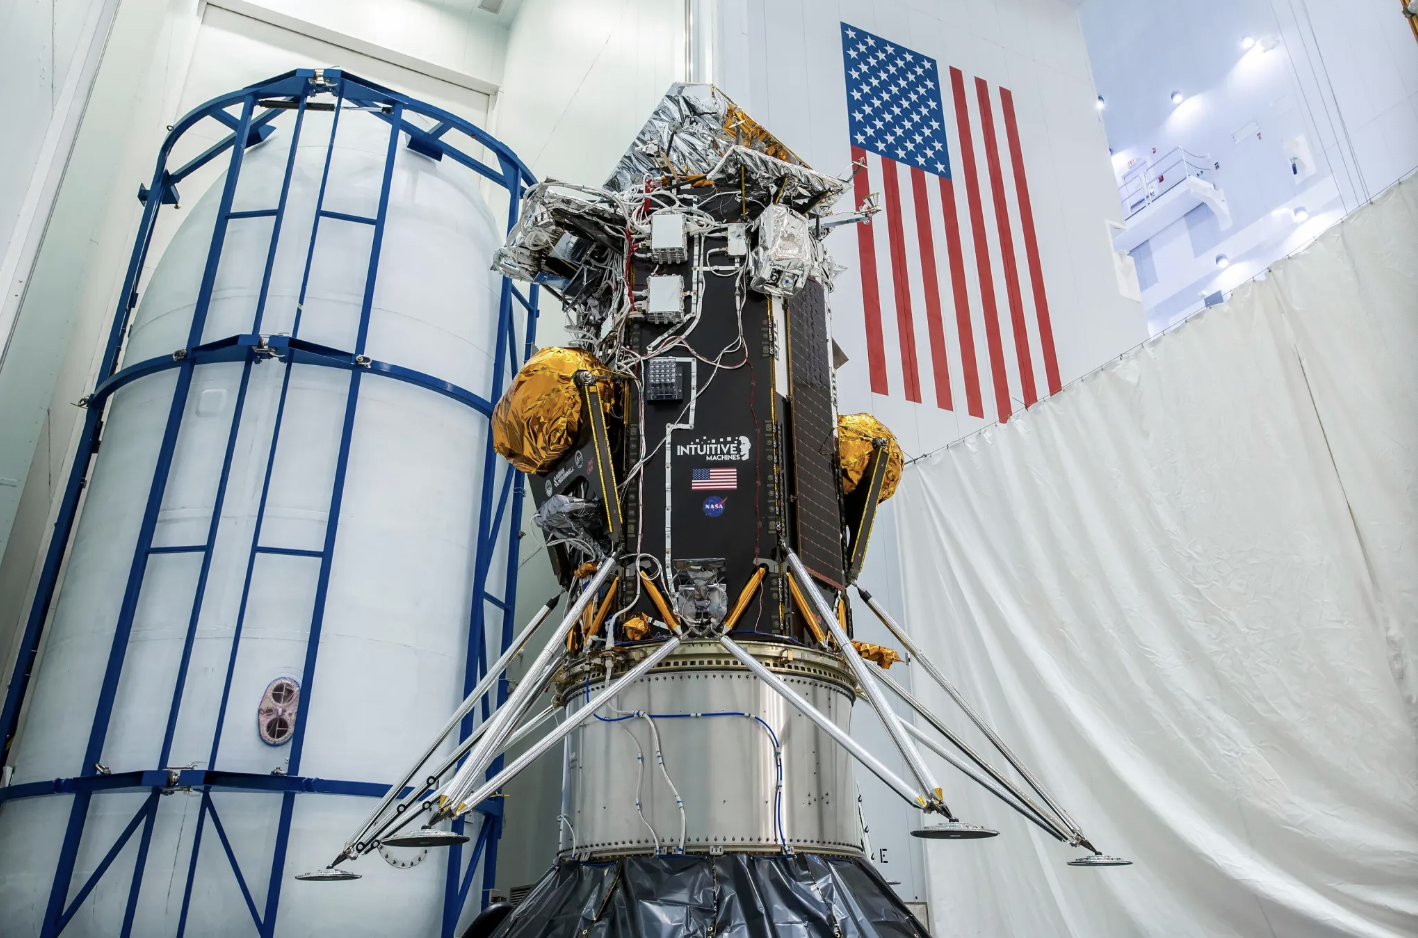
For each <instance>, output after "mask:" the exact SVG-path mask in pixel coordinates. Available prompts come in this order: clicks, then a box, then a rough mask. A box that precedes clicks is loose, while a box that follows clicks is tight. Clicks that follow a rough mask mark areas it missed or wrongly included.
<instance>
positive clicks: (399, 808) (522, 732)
mask: <svg viewBox="0 0 1418 938" xmlns="http://www.w3.org/2000/svg"><path fill="white" fill-rule="evenodd" d="M555 712H556V708H555V707H546V708H544V709H543V710H542V711H541V712H540V713H538V714H537V715H536V716H534V717H532V718H531V719H530V720H528V721H527V722H526V724H524V725H523V726H520V727H518V729H517V732H515V733H513V734H512V735H511V736H509V737H507V744H506V745H504V746H503V747H502V751H504V752H505V751H507V750H508V749H511V748H512V747H513V746H515V745H517V744H518V743H520V742H521V741H522V740H524V739H526V738H527V737H528V736H530V735H531V734H532V733H533V731H535V730H536V729H537V727H539V726H541V725H542V723H544V722H546V719H547V717H549V716H551V715H552V714H553V713H555ZM488 725H489V724H488V723H484V724H482V725H481V726H479V727H478V728H477V729H476V730H473V732H472V735H470V736H469V737H468V738H467V739H465V740H463V743H462V745H460V746H459V747H458V749H457V750H456V751H455V752H453V754H452V755H450V756H449V757H448V758H447V759H445V760H444V761H443V764H442V765H440V766H439V767H438V768H437V769H435V770H434V771H433V772H431V773H430V774H429V778H430V779H432V780H433V781H430V782H425V783H424V784H423V785H421V786H419V787H418V788H415V789H413V790H412V791H410V792H409V794H408V795H407V796H406V797H404V798H403V799H401V800H400V801H399V803H398V804H397V805H395V806H394V813H393V814H390V815H387V816H385V817H382V818H380V819H378V820H377V821H375V822H374V823H373V824H370V825H369V827H368V828H366V831H365V833H366V834H367V836H365V837H364V838H363V841H356V842H355V843H354V845H353V846H352V847H346V848H345V853H343V854H341V856H342V857H352V856H354V854H355V852H357V851H358V850H359V846H360V844H361V843H363V844H364V848H365V849H364V851H363V852H364V853H368V852H369V851H370V850H373V849H374V844H375V843H376V842H378V841H380V840H382V839H383V838H384V837H385V836H387V835H389V834H392V833H394V832H396V831H400V830H403V829H404V828H405V827H407V826H408V824H409V822H410V821H411V820H413V819H414V818H416V817H418V815H419V812H418V811H410V810H408V809H409V806H410V805H412V804H414V803H415V802H417V801H418V800H419V799H421V798H422V797H423V796H424V795H426V794H427V793H428V791H429V790H430V789H431V788H433V786H434V785H435V784H437V781H436V780H437V779H438V778H440V777H441V776H442V775H443V773H444V772H447V771H448V770H449V769H450V768H452V767H453V765H454V764H455V763H457V761H458V760H459V759H461V758H462V757H463V754H464V753H466V752H467V751H468V750H469V749H471V748H472V747H473V745H474V744H475V743H476V742H477V741H478V740H480V739H482V737H483V733H484V731H486V729H487V728H488Z"/></svg>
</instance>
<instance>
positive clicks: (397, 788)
mask: <svg viewBox="0 0 1418 938" xmlns="http://www.w3.org/2000/svg"><path fill="white" fill-rule="evenodd" d="M559 598H560V596H553V597H552V598H551V599H549V600H547V602H546V604H545V605H543V606H542V608H541V609H539V610H537V614H536V615H535V616H533V617H532V621H531V622H528V623H527V627H526V628H524V629H523V630H522V634H520V635H518V636H517V637H516V638H515V639H513V641H512V644H511V645H508V646H507V650H506V651H504V652H503V653H502V657H500V658H498V659H497V661H495V662H494V663H493V665H492V667H490V668H488V669H487V674H485V675H484V676H483V679H482V680H481V681H478V685H477V686H476V687H474V688H473V690H472V693H470V694H468V696H466V697H464V698H463V702H462V703H461V704H459V705H458V709H456V710H454V711H453V715H452V716H450V717H449V718H448V721H447V722H446V723H444V724H443V728H442V729H440V730H439V731H438V735H436V736H434V737H433V740H432V741H431V742H430V743H429V744H428V746H427V747H425V749H424V751H423V754H422V755H420V756H419V757H418V758H417V759H415V760H414V763H413V765H411V766H409V770H408V771H407V772H405V773H404V776H403V777H402V778H401V779H399V780H398V781H397V782H395V783H394V784H393V785H390V786H389V792H388V794H386V795H385V796H384V797H383V798H382V799H380V801H379V804H378V806H377V807H375V809H374V810H373V811H371V812H370V814H369V817H367V818H365V819H364V823H363V824H362V825H360V828H359V830H358V831H356V832H355V835H354V836H353V837H351V838H350V839H349V841H347V842H346V843H345V849H346V850H349V849H350V848H351V847H353V846H354V845H355V844H357V843H359V842H360V841H362V840H365V839H366V838H365V836H364V835H365V834H366V833H368V832H369V829H370V828H371V827H372V826H374V823H375V822H376V821H378V820H379V816H380V815H381V814H383V813H384V809H385V808H388V807H389V805H390V804H391V803H393V801H394V799H395V798H397V797H398V796H399V792H401V791H403V790H404V786H405V785H407V784H408V783H409V781H410V780H411V779H413V777H414V776H415V775H417V774H418V770H419V769H420V768H422V766H423V764H424V763H425V762H427V761H428V759H429V757H430V756H432V755H433V753H434V751H435V750H437V749H438V747H439V745H440V744H441V743H442V742H443V740H444V739H446V738H447V736H448V734H449V733H451V732H453V729H454V728H455V727H457V725H458V724H459V723H461V722H462V720H463V717H465V716H467V715H468V713H469V712H470V711H471V710H472V709H473V708H474V707H475V706H477V703H478V701H479V700H481V699H482V697H483V695H484V694H486V693H487V692H488V691H490V690H492V688H493V685H494V684H496V683H497V679H498V678H499V677H501V676H502V672H503V671H504V670H506V668H507V665H508V664H510V663H511V662H512V659H513V657H515V656H516V655H518V654H520V653H521V651H522V649H523V648H524V647H525V646H526V644H527V640H528V639H530V638H531V637H532V633H533V632H535V631H536V630H537V626H539V625H541V624H542V623H543V622H545V621H546V618H547V616H549V615H551V611H552V610H553V609H555V608H556V603H557V600H558V599H559ZM486 726H487V724H486V723H484V724H483V726H482V727H480V728H479V730H478V731H477V732H475V733H474V734H473V735H474V736H475V737H480V736H482V735H483V728H484V727H486ZM464 751H466V750H464ZM434 774H435V775H441V774H442V772H441V771H440V772H436V773H434Z"/></svg>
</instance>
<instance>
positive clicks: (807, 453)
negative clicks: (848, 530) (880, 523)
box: [787, 280, 846, 588]
mask: <svg viewBox="0 0 1418 938" xmlns="http://www.w3.org/2000/svg"><path fill="white" fill-rule="evenodd" d="M787 320H788V382H789V385H790V388H791V394H792V414H791V417H792V420H791V424H790V425H791V427H792V437H793V439H792V447H793V492H794V494H795V495H796V496H797V498H796V502H795V504H794V509H795V510H794V516H795V518H796V528H797V531H796V533H797V542H798V543H797V551H798V556H799V557H800V558H801V559H802V562H803V565H804V566H806V567H807V568H808V571H809V572H810V573H812V574H813V575H814V576H816V577H818V578H819V579H822V580H824V581H826V582H828V583H831V584H832V585H834V586H837V587H839V588H840V587H843V586H844V585H845V583H846V576H845V573H844V571H843V561H842V512H841V506H840V503H839V501H838V498H837V441H836V437H835V435H834V432H835V431H836V429H837V421H836V417H835V416H834V414H833V411H832V362H831V361H830V359H829V351H828V349H829V343H828V341H827V300H826V297H825V295H824V290H823V288H822V285H821V284H819V283H818V282H817V281H815V280H810V281H808V284H807V286H805V287H803V289H802V292H800V293H799V294H798V295H797V296H795V297H793V298H792V299H790V300H788V315H787Z"/></svg>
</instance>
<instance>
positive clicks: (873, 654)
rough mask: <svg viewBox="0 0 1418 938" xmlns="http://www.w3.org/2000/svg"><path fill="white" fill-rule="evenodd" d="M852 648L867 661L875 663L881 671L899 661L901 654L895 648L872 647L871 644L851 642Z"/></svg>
mask: <svg viewBox="0 0 1418 938" xmlns="http://www.w3.org/2000/svg"><path fill="white" fill-rule="evenodd" d="M852 647H853V648H855V649H856V650H857V654H858V655H861V656H862V657H863V658H865V659H866V660H868V661H875V662H876V663H877V664H879V665H881V667H882V668H883V669H886V668H889V667H891V666H892V665H893V664H895V663H896V662H898V661H900V660H901V653H900V652H898V651H897V650H896V649H895V648H887V647H886V646H885V645H873V644H872V643H871V642H852Z"/></svg>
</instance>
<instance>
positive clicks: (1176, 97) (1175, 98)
mask: <svg viewBox="0 0 1418 938" xmlns="http://www.w3.org/2000/svg"><path fill="white" fill-rule="evenodd" d="M1186 99H1187V96H1186V95H1184V94H1182V93H1181V92H1180V91H1174V92H1172V103H1173V104H1181V103H1182V102H1183V101H1185V100H1186Z"/></svg>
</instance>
